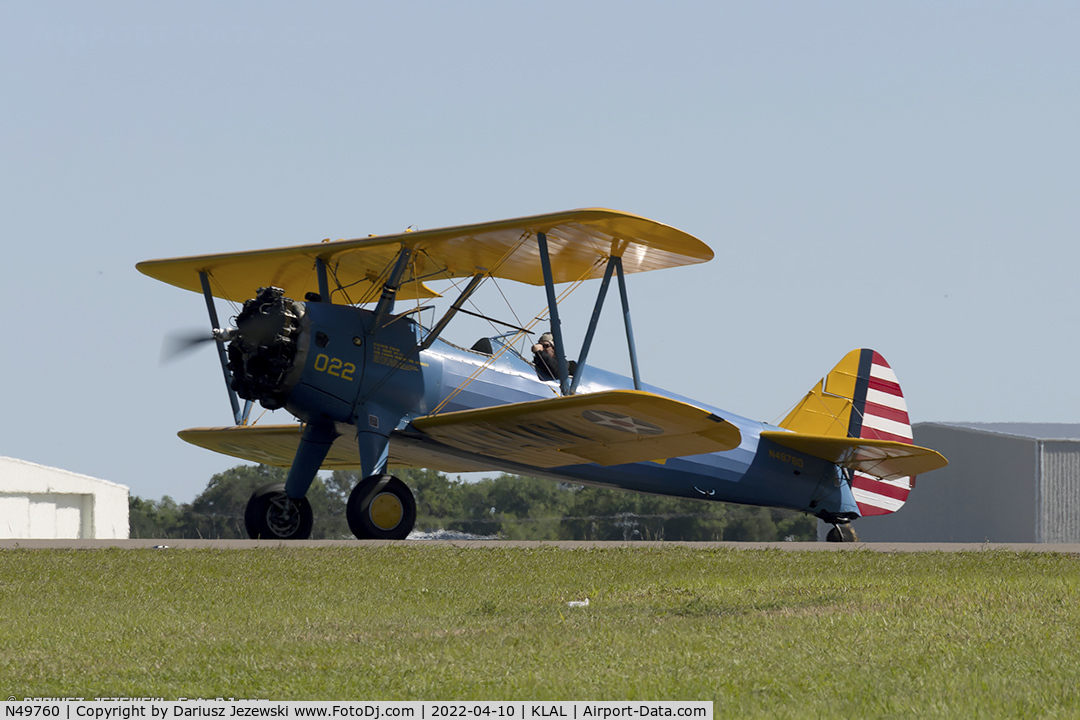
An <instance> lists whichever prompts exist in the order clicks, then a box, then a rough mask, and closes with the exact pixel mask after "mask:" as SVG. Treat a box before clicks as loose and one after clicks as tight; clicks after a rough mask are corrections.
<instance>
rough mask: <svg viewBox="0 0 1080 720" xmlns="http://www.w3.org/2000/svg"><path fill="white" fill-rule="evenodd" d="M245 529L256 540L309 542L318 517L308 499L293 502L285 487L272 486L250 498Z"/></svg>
mask: <svg viewBox="0 0 1080 720" xmlns="http://www.w3.org/2000/svg"><path fill="white" fill-rule="evenodd" d="M244 525H245V526H246V527H247V532H248V536H249V537H251V539H253V540H307V539H308V538H309V537H311V528H312V527H313V526H314V525H315V516H314V514H313V513H312V512H311V503H309V502H308V501H307V498H299V499H293V498H290V497H289V496H288V495H286V494H285V483H270V484H269V485H263V486H262V487H261V488H259V489H258V490H256V491H255V492H254V493H252V494H251V499H250V500H248V504H247V510H246V511H245V512H244Z"/></svg>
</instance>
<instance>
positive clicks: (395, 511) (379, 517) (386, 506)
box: [368, 492, 405, 530]
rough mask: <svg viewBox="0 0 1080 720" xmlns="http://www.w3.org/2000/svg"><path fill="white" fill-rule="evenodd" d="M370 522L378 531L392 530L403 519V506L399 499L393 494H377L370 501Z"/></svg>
mask: <svg viewBox="0 0 1080 720" xmlns="http://www.w3.org/2000/svg"><path fill="white" fill-rule="evenodd" d="M368 514H369V515H370V516H371V522H372V523H373V524H374V525H375V527H377V528H379V529H380V530H393V529H394V528H395V527H397V526H398V523H400V522H401V520H402V518H404V517H405V506H404V505H402V504H401V499H400V498H398V496H397V495H394V494H393V493H388V492H384V493H379V494H378V495H376V496H375V499H374V500H372V501H371V509H370V510H369V511H368Z"/></svg>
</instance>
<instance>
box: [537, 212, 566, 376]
mask: <svg viewBox="0 0 1080 720" xmlns="http://www.w3.org/2000/svg"><path fill="white" fill-rule="evenodd" d="M536 240H537V243H538V244H539V246H540V268H541V269H542V270H543V271H544V289H545V290H547V300H548V318H549V319H550V320H551V337H552V338H553V339H554V340H555V361H556V363H558V367H559V392H560V393H561V394H563V395H568V394H569V393H570V386H569V384H568V383H567V381H566V380H567V376H568V375H569V366H568V365H567V364H566V352H565V351H564V350H563V339H562V325H561V324H560V323H559V302H558V300H557V299H556V298H555V281H554V280H553V279H552V275H551V257H550V256H549V255H548V241H547V235H546V234H545V233H542V232H538V233H536Z"/></svg>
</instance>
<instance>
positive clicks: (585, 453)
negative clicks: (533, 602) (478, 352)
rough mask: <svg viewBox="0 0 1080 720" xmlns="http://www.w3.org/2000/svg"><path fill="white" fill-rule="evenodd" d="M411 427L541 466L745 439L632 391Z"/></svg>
mask: <svg viewBox="0 0 1080 720" xmlns="http://www.w3.org/2000/svg"><path fill="white" fill-rule="evenodd" d="M412 427H413V428H415V429H416V430H419V431H420V432H422V433H424V434H425V435H427V436H429V437H431V438H432V439H434V440H436V441H437V442H440V443H443V444H444V445H448V446H450V447H453V448H458V449H461V450H467V451H470V452H474V453H479V454H481V455H487V456H489V457H492V458H497V459H501V460H508V461H511V462H515V463H521V464H525V465H531V466H533V467H541V468H549V467H559V466H562V465H579V464H582V463H598V464H600V465H621V464H623V463H634V462H642V461H646V460H655V461H658V460H663V459H666V458H673V457H683V456H686V455H702V454H705V453H712V452H721V451H724V450H731V449H733V448H736V447H738V446H739V443H740V442H741V439H742V438H741V435H740V433H739V429H738V428H737V427H735V426H734V425H732V424H731V423H729V422H727V421H726V420H724V419H723V418H720V417H718V416H716V415H714V414H713V413H711V412H709V411H707V410H702V409H701V408H697V407H694V406H693V405H689V404H687V403H684V402H680V401H678V400H671V399H669V398H665V397H661V396H659V395H653V394H652V393H646V392H638V391H635V390H611V391H607V392H601V393H594V394H590V395H571V396H568V397H559V398H551V399H547V400H533V401H530V402H524V403H514V404H511V405H499V406H496V407H490V408H482V409H479V410H461V411H458V412H452V413H447V414H445V415H435V416H428V417H422V418H417V419H416V420H414V421H413V422H412Z"/></svg>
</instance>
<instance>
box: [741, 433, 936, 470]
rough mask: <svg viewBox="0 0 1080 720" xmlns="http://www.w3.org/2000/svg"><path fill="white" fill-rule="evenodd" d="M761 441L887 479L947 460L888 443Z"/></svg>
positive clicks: (782, 437) (776, 436) (808, 438)
mask: <svg viewBox="0 0 1080 720" xmlns="http://www.w3.org/2000/svg"><path fill="white" fill-rule="evenodd" d="M761 437H762V438H763V439H765V440H771V441H772V442H774V443H776V444H777V445H783V446H784V447H786V448H790V449H792V450H797V451H799V452H802V453H806V454H807V455H813V456H814V457H816V458H821V459H822V460H828V461H829V462H831V463H836V464H837V465H840V466H842V467H845V468H849V469H851V470H858V471H859V472H864V473H866V474H867V475H873V476H874V477H878V478H882V479H883V480H888V479H890V478H897V477H905V476H908V475H920V474H922V473H925V472H930V471H931V470H937V469H939V468H943V467H945V466H946V465H948V464H949V461H948V460H946V459H945V458H944V456H942V455H941V453H939V452H937V451H936V450H931V449H930V448H924V447H919V446H918V445H908V444H907V443H901V442H894V441H892V440H871V439H869V438H845V437H835V436H831V435H809V434H806V433H794V432H776V431H772V430H769V431H766V432H763V433H761Z"/></svg>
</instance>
